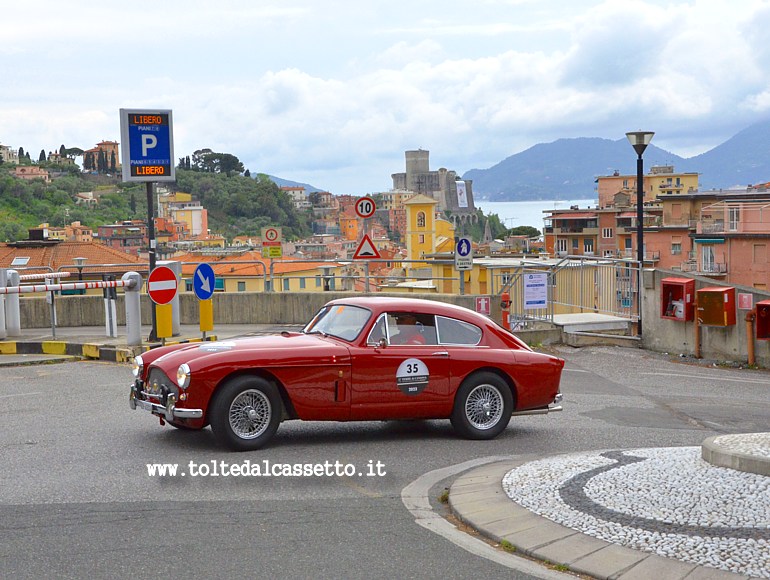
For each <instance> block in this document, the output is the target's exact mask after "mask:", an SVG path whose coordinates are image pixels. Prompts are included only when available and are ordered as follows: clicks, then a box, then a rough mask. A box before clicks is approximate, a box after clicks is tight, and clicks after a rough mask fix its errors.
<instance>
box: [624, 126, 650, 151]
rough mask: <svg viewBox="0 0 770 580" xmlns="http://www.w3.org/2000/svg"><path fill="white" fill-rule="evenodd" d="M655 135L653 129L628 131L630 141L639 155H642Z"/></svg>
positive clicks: (627, 135)
mask: <svg viewBox="0 0 770 580" xmlns="http://www.w3.org/2000/svg"><path fill="white" fill-rule="evenodd" d="M653 135H655V133H653V132H652V131H631V132H629V133H626V137H628V142H629V143H631V147H633V148H634V151H636V153H637V155H640V156H641V155H642V153H644V150H645V149H647V145H649V144H650V141H652V136H653Z"/></svg>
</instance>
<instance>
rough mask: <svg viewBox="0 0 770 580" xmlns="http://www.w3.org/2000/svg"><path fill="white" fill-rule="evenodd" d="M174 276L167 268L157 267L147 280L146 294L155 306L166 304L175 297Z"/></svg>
mask: <svg viewBox="0 0 770 580" xmlns="http://www.w3.org/2000/svg"><path fill="white" fill-rule="evenodd" d="M177 288H178V282H177V279H176V274H174V271H173V270H172V269H171V268H169V267H168V266H158V267H157V268H155V269H154V270H153V271H152V272H150V277H149V278H147V294H149V296H150V300H152V301H153V302H155V304H168V303H169V302H171V301H172V300H173V299H174V296H176V291H177Z"/></svg>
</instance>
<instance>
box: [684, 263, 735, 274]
mask: <svg viewBox="0 0 770 580" xmlns="http://www.w3.org/2000/svg"><path fill="white" fill-rule="evenodd" d="M681 270H682V272H693V273H694V274H696V275H699V276H710V277H712V278H721V277H724V276H726V275H727V264H724V263H721V264H717V263H713V264H706V265H700V264H698V263H697V262H696V261H695V260H690V261H687V262H682V266H681Z"/></svg>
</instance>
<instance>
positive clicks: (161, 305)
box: [147, 266, 179, 340]
mask: <svg viewBox="0 0 770 580" xmlns="http://www.w3.org/2000/svg"><path fill="white" fill-rule="evenodd" d="M178 285H179V283H178V281H177V279H176V274H175V273H174V271H173V270H172V269H171V268H169V267H168V266H158V267H157V268H155V269H154V270H152V271H151V272H150V276H149V277H148V278H147V294H148V295H149V296H150V300H152V301H153V302H154V303H155V308H154V310H153V312H155V317H154V320H153V323H154V325H153V326H154V328H153V331H154V336H151V337H150V340H154V339H156V338H161V339H165V338H168V337H170V336H173V334H174V328H173V326H174V325H173V320H172V317H173V309H172V306H171V304H170V303H171V301H172V300H173V299H174V296H176V292H177V289H178Z"/></svg>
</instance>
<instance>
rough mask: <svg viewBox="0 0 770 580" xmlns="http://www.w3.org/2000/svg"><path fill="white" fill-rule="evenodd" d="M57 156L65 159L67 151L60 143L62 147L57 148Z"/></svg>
mask: <svg viewBox="0 0 770 580" xmlns="http://www.w3.org/2000/svg"><path fill="white" fill-rule="evenodd" d="M59 155H61V156H62V157H66V155H67V150H66V149H65V148H64V143H62V146H61V147H59Z"/></svg>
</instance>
